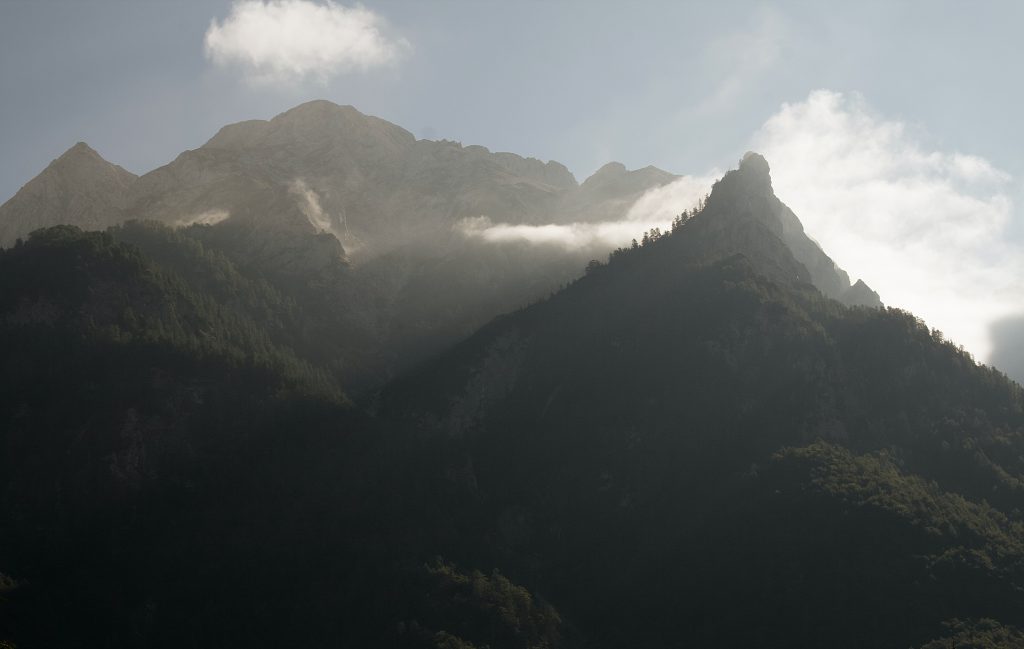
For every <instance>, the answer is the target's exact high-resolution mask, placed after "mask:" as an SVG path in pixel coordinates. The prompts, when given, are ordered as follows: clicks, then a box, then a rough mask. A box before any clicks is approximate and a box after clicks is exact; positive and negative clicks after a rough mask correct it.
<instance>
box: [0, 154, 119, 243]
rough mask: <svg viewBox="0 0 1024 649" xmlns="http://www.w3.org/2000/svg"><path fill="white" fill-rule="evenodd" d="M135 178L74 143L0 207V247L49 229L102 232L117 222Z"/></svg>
mask: <svg viewBox="0 0 1024 649" xmlns="http://www.w3.org/2000/svg"><path fill="white" fill-rule="evenodd" d="M136 178H137V176H135V174H133V173H131V172H129V171H126V170H125V169H123V168H122V167H119V166H118V165H115V164H113V163H111V162H108V161H107V160H105V159H104V158H103V156H101V155H100V154H99V153H97V152H96V150H95V149H93V148H92V147H91V146H89V145H88V144H86V143H85V142H77V143H75V144H74V146H72V147H71V148H69V149H68V150H67V151H65V152H64V153H62V154H61V155H60V157H58V158H57V159H55V160H53V161H52V162H51V163H50V164H49V165H48V166H47V167H46V169H44V170H43V171H42V172H41V173H40V174H39V175H38V176H36V177H35V178H33V179H32V180H30V181H29V182H28V183H26V184H25V186H24V187H22V188H21V189H20V190H19V191H18V193H17V194H15V195H14V196H13V197H12V198H11V199H10V200H9V201H7V202H6V203H4V204H3V205H0V245H10V244H12V243H14V241H15V240H16V239H18V238H20V237H24V236H26V235H27V234H28V233H29V232H31V231H33V230H36V229H39V228H43V227H49V226H53V225H59V224H72V225H77V226H79V227H82V228H84V229H102V228H105V227H107V226H110V225H114V224H115V223H119V222H120V221H122V220H124V208H125V204H126V197H127V193H128V188H129V187H130V186H131V185H132V183H134V182H135V179H136Z"/></svg>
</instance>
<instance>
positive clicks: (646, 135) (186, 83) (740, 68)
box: [0, 0, 1024, 378]
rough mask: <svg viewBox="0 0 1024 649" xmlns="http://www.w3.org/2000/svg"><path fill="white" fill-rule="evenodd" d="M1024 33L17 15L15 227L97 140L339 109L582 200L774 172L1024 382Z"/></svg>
mask: <svg viewBox="0 0 1024 649" xmlns="http://www.w3.org/2000/svg"><path fill="white" fill-rule="evenodd" d="M633 5H639V6H633ZM1021 24H1024V3H1020V2H970V3H967V2H940V1H932V2H892V1H889V2H858V3H851V2H814V3H812V2H780V3H753V2H738V1H732V2H728V1H727V2H717V3H689V2H678V1H675V2H643V3H622V2H600V1H597V0H591V1H588V2H541V1H530V0H526V1H521V2H490V1H488V0H478V1H475V2H470V1H468V0H459V1H455V0H449V1H444V0H439V1H437V2H422V1H408V2H390V1H389V2H366V3H364V4H361V5H360V4H354V3H348V2H327V1H326V0H274V1H269V2H265V1H259V0H249V1H235V0H202V1H189V0H166V1H156V0H154V1H151V2H146V1H144V0H142V1H140V0H134V1H129V0H116V1H114V0H109V1H99V0H95V1H91V0H74V1H67V2H62V1H56V0H31V1H24V2H22V1H19V0H0V88H2V89H3V91H2V101H0V201H3V200H6V199H7V198H9V197H10V196H12V195H13V194H14V193H15V192H16V191H17V190H18V188H19V187H20V186H21V185H23V184H24V183H25V182H27V181H28V180H30V179H31V178H32V177H33V176H34V175H36V174H37V173H38V172H39V171H41V170H42V169H43V168H44V167H45V166H46V165H47V164H48V163H49V162H50V160H52V159H54V158H56V157H57V156H59V155H60V154H61V153H62V152H63V151H64V150H66V149H67V148H68V147H70V146H71V145H72V144H74V143H75V142H77V141H80V140H81V141H86V142H88V143H89V144H90V145H92V146H93V147H94V148H95V149H97V150H98V151H99V152H100V153H101V154H102V155H103V156H104V157H105V158H107V159H108V160H110V161H112V162H115V163H117V164H120V165H122V166H124V167H125V168H127V169H129V170H130V171H133V172H135V173H144V172H146V171H149V170H151V169H153V168H155V167H158V166H160V165H162V164H165V163H167V162H169V161H170V160H172V159H173V158H174V157H175V156H176V155H177V154H178V153H180V152H181V151H183V150H186V149H191V148H196V147H198V146H200V145H202V143H203V142H205V141H206V140H207V139H209V138H210V137H211V136H212V135H213V134H214V133H216V131H217V130H218V129H219V128H220V127H221V126H223V125H225V124H228V123H231V122H237V121H241V120H244V119H253V118H260V119H267V118H270V117H272V116H274V115H275V114H278V113H280V112H283V111H284V110H287V109H288V108H290V107H292V106H294V105H296V104H299V103H301V102H303V101H307V100H310V99H315V98H323V99H329V100H331V101H334V102H336V103H339V104H350V105H353V106H355V107H356V108H358V109H359V110H361V111H362V112H364V113H368V114H372V115H376V116H379V117H383V118H384V119H387V120H389V121H392V122H394V123H396V124H399V125H401V126H403V127H405V128H406V129H408V130H410V131H412V132H413V133H414V134H415V135H416V136H417V137H425V138H429V139H441V138H446V139H451V140H458V141H461V142H462V143H464V144H482V145H484V146H487V147H489V148H491V149H492V150H500V151H513V152H515V153H519V154H521V155H527V156H534V157H537V158H540V159H543V160H557V161H559V162H561V163H563V164H565V165H566V166H568V167H569V169H570V170H571V171H572V172H573V173H575V174H576V177H577V178H578V179H580V180H582V179H583V178H585V177H586V176H588V175H589V174H590V173H592V172H593V171H595V170H596V169H597V168H599V167H600V166H601V165H603V164H604V163H606V162H608V161H611V160H617V161H620V162H622V163H624V164H625V165H626V166H627V167H629V168H639V167H644V166H647V165H652V164H653V165H655V166H657V167H660V168H662V169H666V170H668V171H672V172H675V173H679V174H688V175H691V176H692V177H693V178H706V177H709V176H713V175H714V174H716V173H720V170H724V169H729V168H731V167H734V166H735V165H736V162H737V161H738V159H739V158H740V157H741V156H742V154H743V153H744V152H745V151H747V150H757V151H759V152H761V153H762V154H764V155H765V156H766V158H767V159H768V161H769V163H770V164H771V167H772V177H773V182H774V186H775V189H776V193H777V194H778V195H779V197H780V198H781V199H782V200H783V201H784V202H786V203H787V204H788V205H790V207H792V208H793V210H794V211H795V212H796V213H797V215H798V216H799V217H800V218H801V220H802V221H803V222H804V225H805V227H806V229H807V231H808V233H809V234H810V235H811V236H812V237H813V238H815V239H816V240H817V241H819V242H820V243H821V244H822V246H823V247H824V249H825V250H826V252H828V253H829V254H830V255H831V256H832V257H833V258H834V259H835V260H836V261H837V262H838V263H839V264H840V266H842V267H844V268H845V269H846V270H848V271H849V272H850V275H851V277H853V278H858V277H859V278H864V279H865V281H867V282H868V284H869V285H871V286H872V287H873V288H875V289H876V290H877V291H878V292H879V293H880V294H881V295H882V299H883V301H885V302H886V303H887V304H889V305H893V306H898V307H901V308H905V309H908V310H910V311H913V312H914V313H916V314H917V315H919V316H921V317H923V318H924V319H925V320H926V321H927V322H928V323H929V324H930V325H931V326H933V327H935V328H937V329H940V330H942V331H943V332H944V333H945V335H946V337H947V338H949V339H951V340H953V341H954V342H955V343H959V344H962V345H964V346H965V347H966V348H967V349H968V350H969V351H971V352H973V353H974V354H975V355H976V356H977V357H978V359H979V360H983V361H987V360H993V359H994V360H995V363H996V364H997V365H1000V366H1001V367H1003V368H1004V369H1007V370H1012V371H1013V372H1015V375H1016V376H1017V377H1018V378H1022V377H1024V361H1022V360H1021V353H1020V351H1019V350H1020V349H1021V348H1022V347H1024V254H1022V251H1024V154H1022V151H1024V147H1022V144H1024V142H1022V139H1024V138H1022V135H1021V133H1022V130H1021V128H1020V125H1019V122H1020V107H1021V106H1024V84H1021V83H1019V82H1018V81H1017V74H1016V73H1015V70H1016V68H1018V67H1019V66H1020V63H1021V62H1022V61H1024V39H1021V38H1019V34H1018V32H1019V26H1020V25H1021ZM684 193H685V192H684ZM666 196H668V195H667V194H666ZM648 198H649V199H650V198H651V197H648ZM655 198H656V197H655ZM1014 368H1020V369H1014Z"/></svg>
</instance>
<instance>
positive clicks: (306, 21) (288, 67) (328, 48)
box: [204, 0, 409, 84]
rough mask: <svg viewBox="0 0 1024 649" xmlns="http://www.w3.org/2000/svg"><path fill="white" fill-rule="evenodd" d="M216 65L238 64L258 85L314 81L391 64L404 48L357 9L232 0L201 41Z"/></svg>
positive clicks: (302, 0) (299, 0)
mask: <svg viewBox="0 0 1024 649" xmlns="http://www.w3.org/2000/svg"><path fill="white" fill-rule="evenodd" d="M204 44H205V51H206V56H207V58H209V59H210V60H211V61H212V62H213V63H214V64H215V65H218V66H222V67H231V66H237V67H239V68H241V69H242V71H243V72H244V74H245V75H246V78H247V79H248V80H249V81H251V82H253V83H258V84H263V83H279V82H291V81H301V80H305V79H309V78H311V79H314V80H316V81H319V82H321V83H323V82H326V81H327V79H328V78H330V77H331V76H334V75H336V74H340V73H345V72H352V71H365V70H368V69H370V68H375V67H380V66H385V65H390V64H392V63H394V62H396V61H397V60H398V59H399V58H400V57H401V55H402V54H403V53H404V52H405V51H407V50H408V49H409V43H408V41H406V40H405V39H403V38H398V37H394V36H391V35H389V34H388V28H387V23H386V21H385V20H384V19H383V18H382V17H381V16H379V15H377V14H376V13H374V12H372V11H370V10H369V9H367V8H366V7H363V6H362V5H355V6H353V7H345V6H344V5H340V4H337V3H335V2H332V1H331V0H327V1H326V2H324V3H319V2H312V1H311V0H235V2H234V3H233V4H232V5H231V12H230V13H229V14H228V16H227V17H226V18H225V19H224V21H223V22H219V21H218V20H217V19H216V18H215V19H213V21H211V23H210V27H209V29H207V31H206V38H205V41H204Z"/></svg>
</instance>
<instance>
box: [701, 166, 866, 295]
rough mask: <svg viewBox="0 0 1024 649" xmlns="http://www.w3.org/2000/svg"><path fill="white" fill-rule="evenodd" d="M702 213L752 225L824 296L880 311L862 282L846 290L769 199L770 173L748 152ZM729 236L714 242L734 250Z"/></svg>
mask: <svg viewBox="0 0 1024 649" xmlns="http://www.w3.org/2000/svg"><path fill="white" fill-rule="evenodd" d="M708 211H709V212H710V213H713V214H715V215H717V216H716V218H718V219H725V220H727V221H730V222H732V223H734V224H735V223H736V222H738V221H742V220H744V219H753V220H756V221H757V222H758V223H759V224H760V225H761V226H763V227H764V228H766V229H767V230H768V231H769V232H770V233H771V234H772V235H774V236H775V237H778V238H779V239H780V240H781V241H783V242H784V243H785V244H786V246H787V247H788V249H789V251H790V253H792V256H793V257H794V258H795V260H796V261H797V262H799V263H800V264H801V265H802V266H803V267H804V268H805V269H806V271H807V276H808V278H809V280H810V282H811V283H813V284H814V285H815V286H816V287H817V288H818V290H820V291H821V292H822V293H824V294H825V295H827V296H829V297H832V298H835V299H837V300H839V301H840V302H843V303H845V304H849V305H860V306H874V307H877V306H881V305H882V302H881V301H880V299H879V298H878V294H877V293H875V292H874V291H872V290H871V289H870V288H869V287H868V286H867V285H866V284H865V283H864V282H863V281H858V283H857V285H856V287H854V286H851V283H850V277H849V275H848V274H847V273H846V271H844V270H843V269H841V268H839V267H838V266H837V265H836V263H835V262H834V261H833V260H832V258H831V257H829V256H828V255H827V254H826V253H825V252H824V251H823V250H822V249H821V246H819V245H818V244H817V243H816V242H815V241H814V240H813V239H811V238H810V237H808V236H807V234H806V233H805V232H804V227H803V224H802V223H801V222H800V219H799V218H797V216H796V214H794V213H793V210H791V209H790V208H789V207H788V206H787V205H786V204H785V203H783V202H782V201H781V200H779V198H778V197H777V196H776V195H775V192H774V191H773V189H772V180H771V167H770V165H769V164H768V161H767V160H766V159H765V158H764V156H762V155H761V154H759V153H755V152H752V151H748V152H747V153H746V154H745V155H744V156H743V158H742V159H741V160H740V164H739V167H738V168H737V169H735V170H733V171H730V172H728V173H726V174H725V176H723V177H722V179H721V180H719V181H718V182H717V183H715V186H714V188H713V190H712V192H711V196H710V197H709V198H708ZM732 236H733V239H732V240H730V239H729V238H728V237H724V238H723V237H721V236H720V237H718V241H719V242H720V243H721V244H723V245H726V246H735V245H738V243H739V242H740V241H741V238H740V237H737V236H736V235H735V234H733V235H732ZM746 245H747V247H748V248H750V247H762V246H763V245H765V244H764V242H760V243H759V242H758V241H757V239H756V237H754V238H751V239H750V240H749V241H747V243H746ZM776 256H777V255H776Z"/></svg>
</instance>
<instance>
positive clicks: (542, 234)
mask: <svg viewBox="0 0 1024 649" xmlns="http://www.w3.org/2000/svg"><path fill="white" fill-rule="evenodd" d="M717 177H718V174H716V173H711V174H707V175H704V176H683V177H682V178H679V179H678V180H674V181H672V182H670V183H668V184H666V185H662V186H661V187H655V188H652V189H649V190H648V191H647V192H645V193H644V194H643V195H642V196H641V197H640V198H639V199H637V201H636V202H635V203H634V204H633V206H632V207H630V209H629V211H628V212H627V213H626V215H625V216H624V217H623V218H622V219H620V220H617V221H602V222H598V223H584V222H577V223H548V224H544V225H516V224H510V223H493V222H492V221H491V219H489V218H488V217H487V216H478V217H475V218H468V219H463V220H462V221H460V222H459V224H458V226H457V228H458V230H459V231H460V232H461V233H462V234H463V235H465V236H467V237H470V238H476V239H481V240H483V241H488V242H491V243H509V242H525V243H530V244H536V245H550V246H556V247H559V248H562V249H565V250H569V251H593V254H595V255H596V254H605V253H607V252H608V251H609V250H611V249H614V248H617V247H620V246H626V245H629V243H630V240H631V239H634V238H637V239H639V238H640V237H641V236H643V233H644V232H646V231H648V230H651V229H653V228H660V229H661V230H668V229H669V228H670V227H671V225H672V219H673V218H675V217H676V216H677V215H678V214H679V213H680V212H682V211H683V210H688V209H691V208H693V207H694V206H696V205H697V202H698V201H699V200H700V199H701V198H703V197H704V196H705V195H706V194H707V193H708V192H709V191H711V185H712V184H713V183H714V181H715V180H716V179H717Z"/></svg>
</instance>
